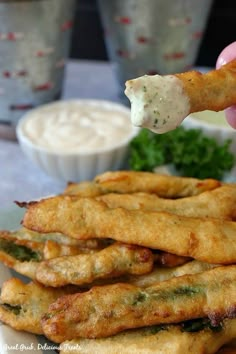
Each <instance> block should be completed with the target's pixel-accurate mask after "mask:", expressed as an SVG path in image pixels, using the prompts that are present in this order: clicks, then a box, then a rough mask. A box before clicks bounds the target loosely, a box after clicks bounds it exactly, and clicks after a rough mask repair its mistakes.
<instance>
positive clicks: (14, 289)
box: [0, 278, 78, 334]
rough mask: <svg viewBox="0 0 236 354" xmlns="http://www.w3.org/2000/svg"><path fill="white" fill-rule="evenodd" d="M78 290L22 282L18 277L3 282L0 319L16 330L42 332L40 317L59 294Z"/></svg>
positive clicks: (0, 297)
mask: <svg viewBox="0 0 236 354" xmlns="http://www.w3.org/2000/svg"><path fill="white" fill-rule="evenodd" d="M75 291H78V289H77V288H74V287H65V288H60V289H54V288H49V287H47V288H46V287H44V286H42V285H40V284H38V283H34V282H30V283H28V284H24V283H23V282H22V281H21V280H20V279H18V278H11V279H9V280H7V281H5V282H4V283H3V286H2V289H1V296H0V321H2V322H3V323H6V324H7V325H9V326H10V327H12V328H14V329H16V330H18V331H21V330H22V331H26V332H30V333H35V334H43V331H42V326H41V322H40V321H41V317H42V315H43V314H44V313H45V312H47V310H48V306H49V305H50V304H51V303H53V302H54V301H55V300H56V299H58V298H59V297H60V296H62V295H65V294H71V293H74V292H75Z"/></svg>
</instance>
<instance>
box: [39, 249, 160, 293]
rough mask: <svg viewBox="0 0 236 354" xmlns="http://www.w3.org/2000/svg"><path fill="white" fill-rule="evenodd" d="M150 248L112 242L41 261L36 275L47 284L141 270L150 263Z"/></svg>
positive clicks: (147, 268)
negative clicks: (99, 248) (93, 249)
mask: <svg viewBox="0 0 236 354" xmlns="http://www.w3.org/2000/svg"><path fill="white" fill-rule="evenodd" d="M153 260H154V257H153V254H152V252H151V251H150V250H149V249H147V248H143V247H139V246H135V245H126V244H122V243H114V244H112V245H111V246H109V247H107V248H104V249H103V250H101V251H98V252H96V253H93V254H87V255H86V254H83V255H82V254H80V255H76V256H66V257H57V258H54V259H51V260H48V261H44V262H41V263H40V265H39V267H38V269H37V272H36V279H37V280H38V281H39V282H40V283H42V284H44V285H47V286H53V287H59V286H64V285H67V284H75V285H83V284H89V283H92V282H94V281H95V280H98V279H108V278H115V277H118V276H121V275H126V274H136V275H138V274H145V273H148V272H150V271H151V270H152V267H153Z"/></svg>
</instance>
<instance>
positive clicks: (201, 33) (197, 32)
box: [193, 31, 203, 39]
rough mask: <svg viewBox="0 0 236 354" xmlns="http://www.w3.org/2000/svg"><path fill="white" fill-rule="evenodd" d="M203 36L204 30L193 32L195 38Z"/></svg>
mask: <svg viewBox="0 0 236 354" xmlns="http://www.w3.org/2000/svg"><path fill="white" fill-rule="evenodd" d="M202 36H203V32H202V31H196V32H194V33H193V38H194V39H198V38H201V37H202Z"/></svg>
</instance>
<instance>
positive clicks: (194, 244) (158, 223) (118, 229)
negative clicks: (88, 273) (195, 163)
mask: <svg viewBox="0 0 236 354" xmlns="http://www.w3.org/2000/svg"><path fill="white" fill-rule="evenodd" d="M22 205H24V206H27V207H28V210H27V211H26V213H25V215H24V219H23V224H24V226H26V227H27V228H30V229H33V230H36V231H40V232H62V233H66V234H67V235H69V236H71V237H74V238H78V239H89V238H91V237H96V238H112V239H114V240H116V241H120V242H124V243H129V244H136V245H139V246H143V247H148V248H152V249H160V250H163V251H166V252H169V253H173V254H176V255H179V256H185V257H191V258H195V259H197V260H200V261H203V262H207V263H219V264H231V263H234V262H236V242H235V235H236V223H235V222H233V221H227V220H220V219H214V218H190V217H185V216H179V215H175V214H169V213H164V212H149V211H144V210H126V209H123V208H116V209H110V208H108V207H107V206H106V205H105V204H104V203H103V202H101V201H100V202H99V201H97V200H94V199H92V198H91V199H89V198H80V199H78V198H73V197H72V196H57V197H53V198H49V199H43V200H41V201H39V202H33V203H29V204H27V203H25V204H22ZM72 220H73V222H72ZM180 245H181V247H180Z"/></svg>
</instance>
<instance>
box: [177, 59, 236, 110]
mask: <svg viewBox="0 0 236 354" xmlns="http://www.w3.org/2000/svg"><path fill="white" fill-rule="evenodd" d="M175 76H176V77H178V78H179V79H180V80H181V81H182V83H183V87H184V91H185V93H186V94H187V96H188V97H189V101H190V112H189V113H193V112H200V111H204V110H207V109H208V110H212V111H221V110H223V109H225V108H227V107H229V106H232V105H233V104H236V84H235V83H236V60H233V61H231V62H229V63H228V64H226V65H223V66H222V67H221V68H220V69H218V70H211V71H209V72H208V73H205V74H202V73H200V72H198V71H188V72H184V73H180V74H175Z"/></svg>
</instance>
